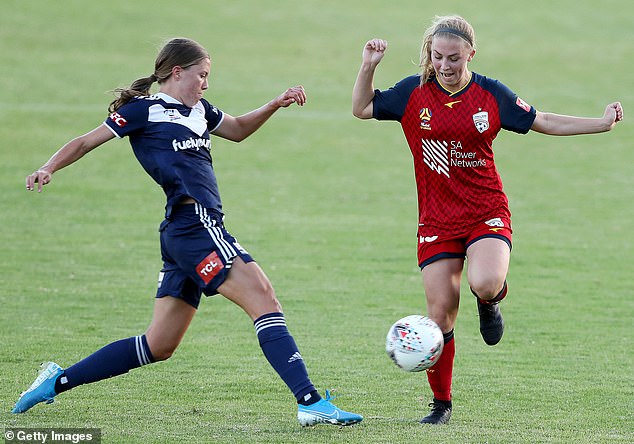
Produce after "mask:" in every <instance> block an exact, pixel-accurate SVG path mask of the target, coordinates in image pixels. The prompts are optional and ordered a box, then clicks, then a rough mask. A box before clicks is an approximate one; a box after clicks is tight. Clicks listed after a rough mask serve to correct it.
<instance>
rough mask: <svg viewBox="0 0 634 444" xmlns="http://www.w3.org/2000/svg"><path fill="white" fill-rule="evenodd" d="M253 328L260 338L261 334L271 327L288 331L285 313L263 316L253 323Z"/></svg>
mask: <svg viewBox="0 0 634 444" xmlns="http://www.w3.org/2000/svg"><path fill="white" fill-rule="evenodd" d="M253 326H254V327H255V333H256V334H257V335H258V336H260V333H263V332H265V330H267V329H269V328H271V327H283V328H284V329H286V320H285V319H284V313H279V312H275V313H267V314H265V315H262V316H260V317H259V318H257V319H256V320H255V321H253Z"/></svg>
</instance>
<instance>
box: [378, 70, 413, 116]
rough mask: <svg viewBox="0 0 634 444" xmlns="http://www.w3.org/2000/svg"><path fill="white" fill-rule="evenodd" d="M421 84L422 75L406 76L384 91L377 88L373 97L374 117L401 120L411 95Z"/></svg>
mask: <svg viewBox="0 0 634 444" xmlns="http://www.w3.org/2000/svg"><path fill="white" fill-rule="evenodd" d="M419 84H420V76H419V75H413V76H409V77H406V78H405V79H403V80H401V81H400V82H398V83H397V84H396V85H394V86H393V87H391V88H389V89H386V90H384V91H380V90H378V89H377V90H375V91H374V99H372V117H374V118H375V119H377V120H397V121H399V122H400V121H401V118H402V117H403V114H404V113H405V108H406V107H407V102H408V101H409V96H410V95H411V94H412V91H413V90H414V88H416V87H417V86H418V85H419Z"/></svg>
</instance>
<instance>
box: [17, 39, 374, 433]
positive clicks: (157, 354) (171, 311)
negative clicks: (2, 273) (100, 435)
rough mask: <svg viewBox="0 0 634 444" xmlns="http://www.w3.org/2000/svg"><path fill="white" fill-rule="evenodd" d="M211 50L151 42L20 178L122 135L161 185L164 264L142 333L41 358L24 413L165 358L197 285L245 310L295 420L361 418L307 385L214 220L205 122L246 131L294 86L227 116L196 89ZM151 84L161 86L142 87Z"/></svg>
mask: <svg viewBox="0 0 634 444" xmlns="http://www.w3.org/2000/svg"><path fill="white" fill-rule="evenodd" d="M210 68H211V60H210V57H209V55H208V53H207V51H206V50H205V49H204V48H203V47H202V46H201V45H200V44H198V43H197V42H195V41H193V40H189V39H182V38H177V39H172V40H170V41H169V42H167V43H166V44H165V46H164V47H163V48H162V50H161V51H160V52H159V54H158V56H157V58H156V61H155V69H154V72H153V73H152V74H151V75H150V76H149V77H146V78H141V79H138V80H137V81H135V82H134V83H133V84H132V86H131V87H130V88H129V89H120V90H117V93H118V97H117V99H116V100H115V101H113V102H112V104H111V105H110V108H109V111H110V115H109V117H108V118H107V119H106V121H105V122H104V123H103V124H102V125H100V126H98V127H97V128H95V129H94V130H92V131H90V132H89V133H87V134H85V135H83V136H79V137H77V138H75V139H73V140H71V141H70V142H68V143H67V144H65V145H64V146H63V147H62V148H61V149H60V150H59V151H58V152H57V153H55V154H54V155H53V156H52V157H51V159H49V161H48V162H47V163H46V164H44V165H43V166H42V167H41V168H40V169H38V170H37V171H35V172H34V173H33V174H31V175H29V176H28V177H27V178H26V188H27V190H33V189H34V188H35V184H36V183H37V184H38V185H37V188H38V191H41V190H42V186H43V185H46V184H48V183H49V182H50V181H51V178H52V175H53V173H55V172H56V171H58V170H60V169H61V168H64V167H66V166H68V165H70V164H71V163H73V162H75V161H76V160H78V159H80V158H81V157H82V156H83V155H85V154H86V153H88V152H89V151H91V150H93V149H95V148H97V147H98V146H100V145H102V144H103V143H105V142H107V141H108V140H111V139H113V138H114V137H125V136H128V137H129V140H130V144H131V145H132V149H133V151H134V154H135V156H136V157H137V159H138V161H139V163H140V164H141V166H142V167H143V168H144V169H145V171H146V172H147V173H148V174H149V175H150V176H151V177H152V178H153V179H154V180H155V181H156V182H157V183H158V184H159V185H160V186H161V187H162V189H163V190H164V192H165V194H166V197H167V205H166V214H165V220H164V221H163V223H162V224H161V226H160V229H159V230H160V240H161V254H162V258H163V263H164V265H163V269H162V270H161V273H160V276H159V288H158V291H157V295H156V300H155V305H154V315H153V318H152V321H151V323H150V326H149V327H148V329H147V331H146V332H145V334H142V335H138V336H134V337H131V338H128V339H123V340H120V341H116V342H113V343H111V344H109V345H107V346H105V347H104V348H102V349H100V350H98V351H97V352H95V353H93V354H92V355H90V356H88V357H87V358H85V359H83V360H82V361H80V362H78V363H76V364H74V365H72V366H70V367H68V368H66V369H62V368H61V367H60V366H59V365H57V364H55V363H53V362H51V363H47V364H45V365H43V370H42V372H41V373H40V375H39V376H38V378H37V379H36V380H35V382H34V383H33V384H32V385H31V387H30V388H29V389H28V390H27V391H26V392H24V393H23V394H22V395H21V396H20V399H19V400H18V402H17V403H16V405H15V408H14V409H13V412H14V413H22V412H25V411H27V410H28V409H30V408H31V407H33V406H34V405H35V404H37V403H40V402H52V401H53V398H54V396H56V395H58V394H59V393H61V392H63V391H66V390H69V389H71V388H73V387H76V386H78V385H81V384H87V383H91V382H95V381H99V380H102V379H105V378H109V377H113V376H117V375H120V374H124V373H127V372H128V371H129V370H131V369H133V368H137V367H140V366H143V365H146V364H150V363H152V362H156V361H161V360H165V359H168V358H169V357H170V356H171V355H172V353H173V352H174V350H175V349H176V348H177V346H178V345H179V343H180V342H181V340H182V338H183V336H184V334H185V332H186V330H187V328H188V327H189V324H190V322H191V320H192V318H193V316H194V314H195V313H196V309H197V307H198V304H199V303H200V299H201V294H202V293H204V294H206V295H208V296H210V295H214V294H217V293H219V294H222V295H223V296H225V297H226V298H227V299H229V300H231V301H232V302H234V303H236V304H237V305H239V306H240V307H241V308H242V309H243V310H244V311H245V312H246V313H247V314H248V315H249V316H250V317H251V319H252V320H253V322H254V327H255V331H256V334H257V337H258V340H259V343H260V346H261V348H262V351H263V353H264V355H265V356H266V358H267V359H268V361H269V362H270V364H271V366H272V367H273V368H274V369H275V370H276V371H277V373H278V374H279V375H280V377H281V378H282V379H283V380H284V382H285V383H286V384H287V385H288V387H289V389H290V390H291V391H292V392H293V394H294V395H295V397H296V399H297V403H298V414H297V417H298V420H299V422H300V424H301V425H303V426H306V425H314V424H317V423H328V424H335V425H351V424H355V423H358V422H360V421H361V420H362V419H363V418H362V417H361V416H360V415H357V414H355V413H349V412H345V411H343V410H341V409H339V408H337V407H336V406H335V405H333V404H332V403H331V402H330V401H329V399H330V398H329V394H328V392H326V398H325V399H324V398H321V396H320V395H319V394H318V393H317V391H316V390H315V387H314V386H313V384H312V382H311V381H310V379H309V377H308V374H307V371H306V367H305V365H304V361H303V359H302V355H301V354H300V352H299V350H298V348H297V346H296V344H295V342H294V340H293V337H292V336H291V335H290V333H289V332H288V330H287V327H286V321H285V319H284V314H283V313H282V308H281V306H280V303H279V301H278V299H277V297H276V295H275V292H274V290H273V288H272V286H271V283H270V282H269V280H268V278H267V277H266V275H265V274H264V272H263V271H262V269H261V268H260V267H259V266H258V265H257V263H256V262H255V261H254V260H253V258H251V256H250V255H249V253H248V252H247V251H246V250H244V248H243V247H242V246H240V244H239V243H238V242H237V241H236V240H235V238H234V237H233V236H232V235H231V234H229V233H228V232H227V231H226V230H225V227H224V223H223V220H224V215H223V212H222V204H221V201H220V195H219V193H218V187H217V184H216V177H215V174H214V169H213V164H212V158H211V153H210V149H211V143H210V138H209V136H210V134H214V135H216V136H219V137H223V138H225V139H229V140H232V141H236V142H238V141H241V140H243V139H244V138H246V137H248V136H249V135H251V134H252V133H253V132H254V131H256V130H257V129H258V128H259V127H260V126H261V125H262V124H264V123H265V122H266V121H267V120H268V119H269V118H270V117H271V115H272V114H273V113H274V112H275V111H277V110H278V109H279V108H285V107H288V106H289V105H291V104H293V103H296V104H298V105H300V106H302V105H304V103H305V102H306V95H305V92H304V89H303V88H302V87H301V86H297V87H293V88H289V89H288V90H286V91H285V92H284V93H282V94H281V95H280V96H279V97H277V98H275V99H273V100H272V101H270V102H269V103H267V104H265V105H263V106H262V107H260V108H258V109H256V110H254V111H251V112H249V113H247V114H244V115H242V116H239V117H233V116H231V115H229V114H227V113H224V112H223V111H221V110H219V109H218V108H216V107H214V106H213V105H211V104H210V103H209V102H207V101H206V100H205V99H203V97H202V96H203V93H204V92H205V90H206V89H207V87H208V76H209V72H210ZM155 82H158V84H159V92H158V93H156V94H150V88H151V86H152V85H153V84H154V83H155Z"/></svg>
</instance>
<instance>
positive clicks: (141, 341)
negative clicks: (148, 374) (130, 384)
mask: <svg viewBox="0 0 634 444" xmlns="http://www.w3.org/2000/svg"><path fill="white" fill-rule="evenodd" d="M130 339H131V340H133V341H134V350H135V351H136V357H137V359H138V360H139V365H140V366H143V365H147V364H151V363H153V362H154V356H152V351H151V350H150V346H149V345H148V343H147V338H146V337H145V335H140V336H133V337H132V338H130Z"/></svg>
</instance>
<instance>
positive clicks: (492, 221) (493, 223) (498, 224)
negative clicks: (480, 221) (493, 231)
mask: <svg viewBox="0 0 634 444" xmlns="http://www.w3.org/2000/svg"><path fill="white" fill-rule="evenodd" d="M485 224H487V225H488V226H490V227H500V228H504V222H502V219H500V218H499V217H495V218H493V219H489V220H487V221H486V222H485Z"/></svg>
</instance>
